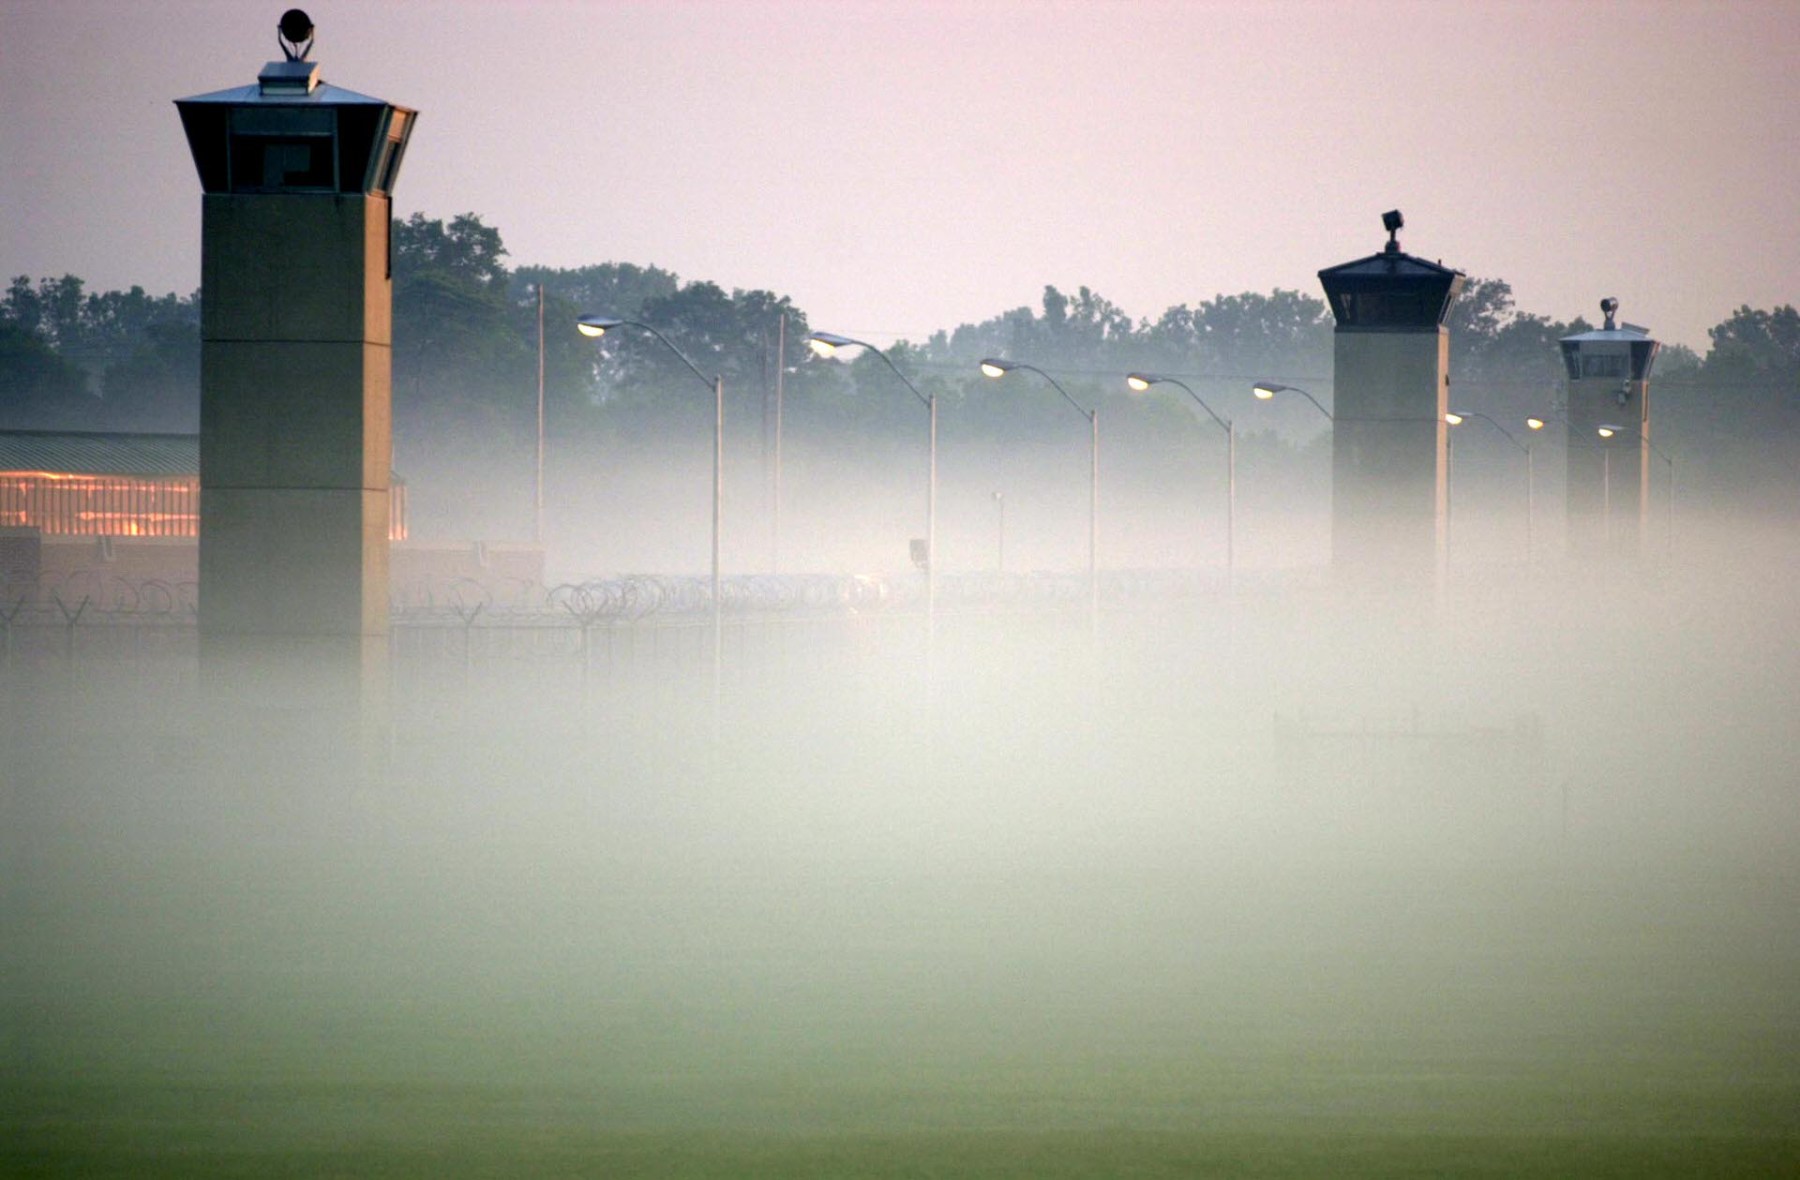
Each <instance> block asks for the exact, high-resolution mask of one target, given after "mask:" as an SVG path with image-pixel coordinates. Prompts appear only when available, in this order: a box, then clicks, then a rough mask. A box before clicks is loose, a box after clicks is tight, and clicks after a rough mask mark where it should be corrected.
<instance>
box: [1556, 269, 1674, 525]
mask: <svg viewBox="0 0 1800 1180" xmlns="http://www.w3.org/2000/svg"><path fill="white" fill-rule="evenodd" d="M1618 310H1619V301H1618V300H1617V299H1611V298H1607V299H1602V300H1601V301H1600V311H1601V314H1602V315H1604V316H1605V317H1606V322H1605V325H1604V326H1603V327H1601V328H1600V329H1599V330H1598V331H1594V332H1580V333H1577V334H1576V335H1573V336H1564V337H1563V338H1562V340H1561V341H1560V342H1559V343H1560V344H1561V345H1562V354H1563V364H1564V366H1565V367H1567V369H1568V372H1569V407H1568V421H1569V448H1568V454H1569V460H1568V462H1569V468H1568V483H1567V488H1568V504H1569V555H1570V556H1571V557H1588V558H1591V557H1601V556H1607V557H1635V556H1637V555H1639V554H1640V553H1642V552H1643V547H1644V539H1645V535H1646V530H1647V529H1648V528H1649V524H1650V369H1651V367H1652V366H1654V365H1655V364H1656V354H1657V353H1658V352H1659V351H1660V350H1661V349H1662V345H1661V344H1660V343H1659V342H1657V341H1655V340H1652V339H1651V338H1650V330H1649V329H1648V328H1640V327H1638V326H1637V325H1636V324H1625V325H1623V326H1620V325H1618V324H1617V323H1615V321H1614V318H1613V317H1614V316H1615V314H1616V313H1617V312H1618ZM1602 429H1605V430H1607V431H1609V432H1610V434H1609V436H1607V437H1602V436H1601V433H1600V432H1601V430H1602Z"/></svg>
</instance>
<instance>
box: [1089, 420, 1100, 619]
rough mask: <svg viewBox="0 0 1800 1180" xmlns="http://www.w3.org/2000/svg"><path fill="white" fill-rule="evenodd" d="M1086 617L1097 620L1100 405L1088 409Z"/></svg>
mask: <svg viewBox="0 0 1800 1180" xmlns="http://www.w3.org/2000/svg"><path fill="white" fill-rule="evenodd" d="M1088 616H1089V620H1090V623H1091V624H1092V625H1094V626H1098V625H1099V621H1100V407H1098V406H1095V407H1094V408H1093V409H1091V410H1089V411H1088Z"/></svg>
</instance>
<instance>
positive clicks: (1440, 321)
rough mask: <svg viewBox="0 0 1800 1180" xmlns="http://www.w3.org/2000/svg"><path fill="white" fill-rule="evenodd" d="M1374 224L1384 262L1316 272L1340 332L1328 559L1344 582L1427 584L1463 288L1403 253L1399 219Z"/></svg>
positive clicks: (1440, 544) (1440, 512)
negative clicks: (1456, 307)
mask: <svg viewBox="0 0 1800 1180" xmlns="http://www.w3.org/2000/svg"><path fill="white" fill-rule="evenodd" d="M1381 222H1382V225H1383V226H1384V227H1385V228H1386V229H1387V232H1388V241H1387V246H1386V248H1385V249H1383V250H1382V251H1381V252H1380V253H1379V254H1371V255H1369V256H1368V257H1367V258H1359V259H1357V260H1356V261H1354V262H1346V263H1344V264H1343V265H1341V266H1333V267H1329V268H1327V269H1325V270H1322V271H1320V272H1319V282H1320V283H1321V284H1323V285H1324V288H1325V297H1326V300H1327V302H1328V303H1329V304H1330V307H1331V314H1332V315H1333V317H1335V318H1336V320H1337V329H1336V332H1335V334H1334V337H1333V345H1334V347H1333V375H1332V385H1333V390H1334V412H1333V414H1332V417H1333V419H1334V420H1335V429H1334V430H1333V434H1332V447H1331V489H1332V531H1331V557H1332V563H1333V564H1334V565H1336V566H1337V567H1338V568H1339V569H1340V570H1342V571H1344V572H1346V573H1351V574H1353V575H1358V576H1360V575H1368V576H1371V577H1378V578H1380V579H1382V580H1383V581H1391V582H1396V583H1414V584H1422V583H1426V582H1429V581H1430V579H1431V578H1432V577H1433V575H1434V574H1435V573H1436V571H1437V569H1438V565H1439V562H1440V561H1441V559H1442V556H1443V553H1444V540H1445V537H1444V510H1445V443H1446V438H1445V431H1446V430H1447V429H1448V427H1447V426H1446V424H1445V422H1444V414H1445V413H1446V412H1447V411H1448V409H1449V397H1450V392H1449V391H1450V335H1449V330H1448V329H1447V328H1445V327H1444V317H1445V316H1446V315H1447V314H1448V313H1449V311H1450V307H1451V305H1452V304H1453V303H1455V301H1456V297H1457V296H1458V295H1460V294H1461V293H1462V289H1463V283H1464V282H1465V281H1466V279H1465V276H1464V275H1463V274H1462V272H1461V271H1456V270H1451V269H1450V268H1448V267H1446V266H1443V265H1441V264H1439V263H1435V262H1427V261H1425V260H1424V259H1423V258H1415V257H1413V256H1412V255H1410V254H1406V253H1403V252H1402V251H1401V249H1400V236H1399V235H1400V229H1401V227H1402V226H1403V225H1404V224H1405V220H1404V219H1403V218H1402V217H1401V216H1400V212H1399V210H1397V209H1396V210H1394V211H1392V212H1389V213H1385V214H1383V215H1382V218H1381Z"/></svg>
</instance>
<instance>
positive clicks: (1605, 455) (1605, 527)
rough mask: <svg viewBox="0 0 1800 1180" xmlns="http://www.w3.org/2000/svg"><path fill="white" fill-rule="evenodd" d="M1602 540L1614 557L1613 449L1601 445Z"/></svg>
mask: <svg viewBox="0 0 1800 1180" xmlns="http://www.w3.org/2000/svg"><path fill="white" fill-rule="evenodd" d="M1600 539H1601V540H1602V541H1603V542H1604V543H1605V546H1606V555H1607V556H1608V557H1611V556H1612V448H1611V447H1609V446H1607V445H1606V444H1605V443H1602V444H1600Z"/></svg>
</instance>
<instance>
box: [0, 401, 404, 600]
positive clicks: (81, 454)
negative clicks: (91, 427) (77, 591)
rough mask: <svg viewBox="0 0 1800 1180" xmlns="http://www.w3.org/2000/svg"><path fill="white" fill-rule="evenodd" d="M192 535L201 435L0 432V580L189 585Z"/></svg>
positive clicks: (400, 534)
mask: <svg viewBox="0 0 1800 1180" xmlns="http://www.w3.org/2000/svg"><path fill="white" fill-rule="evenodd" d="M199 537H200V437H199V436H198V435H194V434H122V433H99V432H90V431H53V430H0V582H4V583H6V584H7V585H9V586H11V587H13V593H14V596H17V595H18V594H19V593H22V592H23V591H24V590H25V589H26V588H27V587H31V588H35V587H37V586H38V585H39V584H40V583H42V582H43V581H44V579H45V578H46V577H48V578H51V579H55V578H58V577H66V576H67V575H68V574H69V573H70V572H71V571H75V570H82V569H105V570H106V571H107V572H108V573H109V574H110V575H112V576H116V577H121V578H127V579H140V580H141V579H156V580H161V581H167V582H191V581H193V580H194V577H195V570H196V564H195V563H196V546H197V545H198V543H199ZM388 538H389V540H391V541H403V540H405V539H406V486H405V484H404V483H402V482H401V481H400V480H399V479H398V478H395V479H394V480H393V481H392V487H391V490H390V492H389V528H388Z"/></svg>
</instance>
